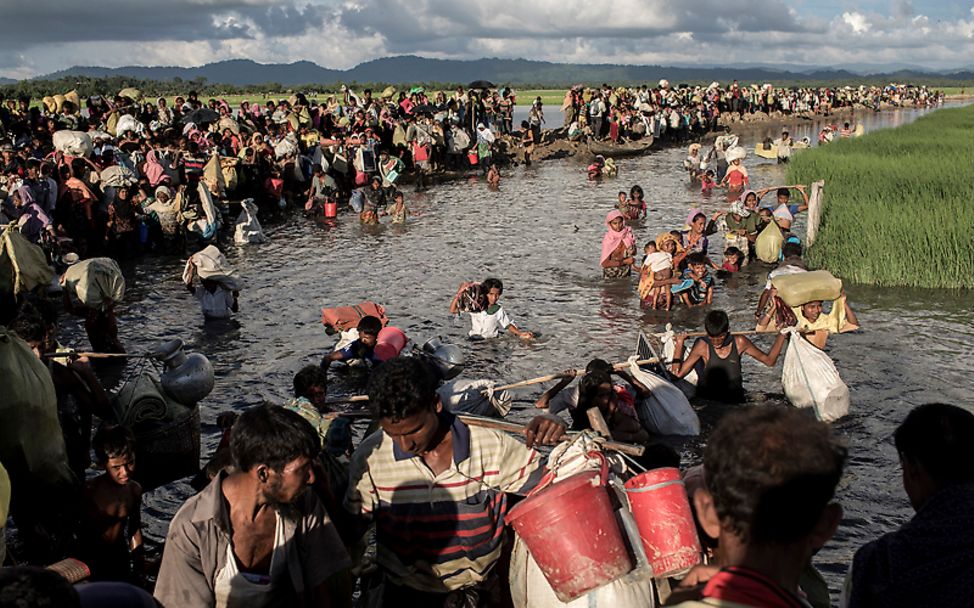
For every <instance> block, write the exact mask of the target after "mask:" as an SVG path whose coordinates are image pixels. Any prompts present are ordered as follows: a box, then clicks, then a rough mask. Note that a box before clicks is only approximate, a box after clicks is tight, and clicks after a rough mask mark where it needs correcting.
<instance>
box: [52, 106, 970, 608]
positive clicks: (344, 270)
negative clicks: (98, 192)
mask: <svg viewBox="0 0 974 608" xmlns="http://www.w3.org/2000/svg"><path fill="white" fill-rule="evenodd" d="M922 113H923V111H915V110H899V111H892V112H884V113H879V114H873V113H869V114H866V115H864V116H857V117H856V119H857V120H858V121H860V122H862V123H863V124H865V126H866V128H867V130H872V129H877V128H886V127H892V126H896V125H899V124H904V123H906V122H909V121H911V120H913V119H914V118H915V117H917V116H918V115H920V114H922ZM789 127H790V131H791V132H792V134H793V136H794V137H795V138H796V139H797V138H801V137H803V136H809V137H811V138H812V139H813V140H814V136H815V134H816V133H817V132H818V129H819V128H820V124H819V123H818V122H810V121H802V124H794V125H789ZM766 131H767V133H766V134H767V135H771V134H773V133H774V132H776V131H777V129H772V128H770V127H769V128H768V129H767V130H766ZM749 132H750V133H751V135H749V136H745V137H742V145H744V146H745V148H746V149H748V150H749V156H748V159H747V160H746V161H745V162H746V164H747V166H748V167H749V168H750V171H751V176H752V180H753V181H752V185H754V186H758V187H763V186H773V185H779V184H781V183H783V181H784V170H783V168H782V167H781V166H778V165H776V164H774V163H772V162H769V161H764V160H762V159H758V158H755V157H754V156H753V154H752V153H751V152H752V151H753V148H754V144H755V142H756V141H757V140H758V139H760V138H761V137H763V136H764V135H765V133H762V132H761V129H760V128H758V129H753V128H752V129H751V130H750V131H749ZM684 155H685V148H684V147H680V148H675V147H674V148H666V149H657V150H655V151H653V152H652V153H650V154H647V155H645V156H641V157H638V158H632V159H621V160H620V161H619V163H618V164H619V177H618V178H617V179H607V180H605V181H603V182H598V183H596V182H590V181H588V180H587V179H586V176H585V171H584V164H583V160H582V159H565V160H556V161H547V162H541V163H535V164H534V165H533V166H531V167H516V168H512V169H508V170H505V171H504V173H503V180H502V183H501V186H500V188H499V190H497V191H491V190H488V189H487V186H486V183H485V182H484V181H483V180H482V179H481V178H479V177H477V176H473V175H471V176H470V178H469V179H465V180H461V181H454V182H450V183H446V184H442V185H439V186H436V187H434V188H433V189H432V190H430V191H428V192H426V193H423V194H413V193H412V192H409V193H408V195H407V204H408V205H409V206H410V207H411V209H413V210H414V211H416V212H418V214H419V215H418V217H415V218H410V220H409V221H408V223H407V224H405V225H400V226H388V225H382V226H361V225H360V224H359V222H358V220H357V218H355V217H354V216H353V215H351V213H347V212H346V213H343V214H340V216H339V222H338V225H337V226H336V227H327V226H323V225H320V224H318V223H316V222H314V221H310V220H306V219H304V218H302V217H300V216H298V215H295V216H294V217H293V218H291V219H289V220H288V221H287V222H285V223H281V224H276V225H272V226H265V230H266V232H267V233H268V235H269V236H270V242H268V243H267V244H264V245H256V246H247V247H235V246H233V245H232V243H227V244H226V245H225V246H222V247H221V248H222V249H223V250H224V251H225V252H226V254H227V256H228V258H229V259H230V261H231V262H232V264H233V265H234V266H235V267H236V268H237V269H238V272H239V274H240V276H241V277H242V279H243V281H244V282H245V284H246V287H245V289H244V290H243V292H242V294H241V296H240V312H239V314H237V315H236V320H235V322H234V323H233V325H231V326H229V327H223V328H221V329H216V328H210V327H204V325H203V323H202V317H201V315H200V310H199V306H198V304H197V302H196V301H195V300H194V299H193V298H192V296H191V295H190V294H189V293H187V292H186V290H185V288H184V287H183V285H182V283H181V281H180V275H181V272H182V268H183V261H182V260H179V259H175V258H163V257H145V258H142V259H141V260H139V261H137V262H135V263H131V264H129V266H128V267H127V268H126V272H127V274H128V279H129V289H128V293H127V295H126V301H125V303H124V304H123V305H122V306H121V308H120V319H119V327H120V331H121V337H122V340H123V342H124V343H125V344H126V346H127V348H128V350H129V351H130V352H144V351H147V350H149V349H150V348H151V346H153V345H154V344H155V343H156V342H158V341H160V340H165V339H171V338H175V337H179V338H182V339H183V340H184V341H186V342H187V343H188V344H189V345H190V347H191V348H192V349H194V350H197V351H199V352H203V353H205V354H206V355H207V356H208V357H209V358H210V360H211V361H212V362H213V365H214V367H215V369H216V373H217V382H216V388H215V389H214V391H213V393H212V394H211V395H210V396H209V397H208V398H207V399H205V400H204V402H203V403H202V421H203V437H204V458H206V457H208V455H209V454H210V452H211V451H212V449H213V448H214V447H215V445H216V442H217V440H218V430H217V428H216V425H215V419H216V416H217V414H218V413H220V412H221V411H224V410H227V409H235V410H241V409H243V408H246V407H248V406H252V405H255V404H259V403H261V402H263V401H264V400H270V401H274V402H283V401H284V400H285V399H287V398H288V397H289V391H290V387H291V379H292V377H293V375H294V373H295V372H296V371H297V370H298V369H300V368H301V367H302V366H304V365H307V364H315V363H318V361H319V360H320V358H321V356H322V355H323V354H324V353H326V352H328V351H330V350H331V347H332V346H333V344H334V339H333V338H330V337H328V336H326V335H325V333H324V331H323V329H322V326H321V324H320V310H321V308H322V307H327V306H338V305H346V304H354V303H357V302H359V301H361V300H365V299H371V300H374V301H376V302H379V303H381V304H383V305H385V306H386V308H387V313H388V315H389V317H390V318H391V319H392V322H393V324H394V325H396V326H398V327H400V328H402V329H403V330H404V331H405V332H406V333H407V334H408V335H409V336H410V337H412V338H414V339H415V340H416V341H417V342H422V341H423V340H425V339H428V338H430V337H433V336H442V337H444V338H446V339H447V340H449V341H452V342H455V343H457V344H460V345H462V347H463V348H464V350H465V353H466V356H467V359H468V367H467V371H466V372H465V374H464V375H465V377H470V378H492V379H497V380H501V381H516V380H520V379H524V378H529V377H533V376H537V375H541V374H545V373H550V372H555V371H559V370H562V369H565V368H568V367H583V366H584V365H585V363H586V362H587V361H588V360H589V359H591V358H592V357H595V356H600V357H603V358H606V359H608V360H611V361H619V360H624V359H625V358H626V357H628V356H629V355H630V354H632V353H633V350H634V345H635V340H636V336H637V334H638V332H639V331H640V330H644V331H646V332H652V331H660V330H661V329H662V325H663V324H665V323H667V322H670V323H672V324H673V325H674V326H675V327H676V328H686V329H699V328H701V326H702V319H703V316H704V312H703V311H692V312H688V311H687V310H685V309H682V308H676V309H675V310H673V311H672V312H670V313H650V312H645V311H642V310H640V308H639V306H638V301H637V299H636V296H635V295H634V289H635V281H636V279H635V277H634V278H633V280H632V281H625V280H623V281H612V282H607V281H604V280H603V279H602V278H601V274H600V270H599V267H598V256H599V243H600V241H601V238H602V234H603V233H604V227H603V224H602V222H603V219H604V217H605V214H606V212H607V211H608V210H609V209H611V208H612V205H613V204H614V202H615V200H616V193H617V192H618V191H619V190H625V191H628V190H629V188H630V187H631V186H632V185H633V184H640V185H641V186H642V187H643V189H644V190H645V192H646V198H647V200H648V201H649V206H650V210H649V217H648V220H647V221H646V222H645V223H644V225H642V226H637V227H635V228H634V230H635V232H636V235H637V242H638V245H639V248H640V250H641V248H642V244H643V243H645V242H646V241H648V240H650V239H651V238H653V237H655V235H656V234H658V233H659V232H661V231H663V230H671V229H675V228H680V227H682V225H683V223H684V221H685V218H686V214H687V211H688V209H689V208H690V207H694V206H698V207H700V208H702V209H703V210H704V211H705V212H707V213H708V214H709V213H710V212H713V211H716V210H718V209H723V208H725V207H726V203H725V200H724V198H723V197H722V196H721V195H720V194H714V195H713V196H711V197H709V198H707V197H703V196H702V195H701V194H700V191H699V188H693V187H690V186H689V185H688V183H687V180H686V178H685V174H684V172H683V169H682V160H683V158H684ZM802 221H803V219H801V220H799V223H800V224H801V222H802ZM798 232H799V234H803V233H804V227H803V225H801V226H800V227H799V229H798ZM712 238H713V241H712V245H711V247H712V251H713V252H716V254H717V255H716V256H715V257H717V259H718V262H719V257H718V256H719V252H721V251H722V250H723V242H722V241H723V238H722V237H721V236H719V235H715V236H714V237H712ZM850 238H854V235H850ZM863 255H869V252H868V251H863ZM767 271H768V268H767V267H766V266H763V265H761V264H760V263H758V264H755V265H752V266H750V267H747V268H746V269H745V270H744V271H743V272H741V273H740V274H739V275H738V276H736V277H734V278H733V279H731V280H728V281H718V287H717V290H716V295H715V303H714V307H715V308H722V309H724V310H726V311H727V312H728V314H729V315H730V317H731V321H732V325H733V327H735V328H738V329H745V328H749V327H750V326H751V325H752V324H753V311H754V307H755V304H756V302H757V298H758V295H759V293H760V290H761V288H762V285H763V283H764V280H765V275H766V273H767ZM487 276H494V277H499V278H501V279H502V280H503V281H504V286H505V291H504V295H503V299H502V303H503V304H504V306H505V308H506V309H507V311H508V312H509V314H510V315H511V316H512V318H513V319H514V320H515V321H516V323H517V324H518V325H519V326H522V327H526V328H528V329H530V330H533V331H538V332H541V334H542V335H541V336H540V338H539V339H537V340H536V341H535V342H533V343H529V344H525V343H521V342H520V341H519V340H517V339H516V338H513V337H504V338H500V339H497V340H491V341H486V342H479V343H472V342H467V341H466V340H465V335H466V330H467V329H468V324H469V321H467V320H466V319H459V320H458V319H455V318H453V317H451V316H450V315H449V312H448V306H449V301H450V298H451V297H452V295H453V293H454V291H455V289H456V287H457V284H458V283H459V282H461V281H465V280H478V279H483V278H485V277H487ZM847 292H848V294H849V299H850V302H851V305H852V306H853V307H854V308H855V310H856V311H857V312H858V314H859V319H860V322H861V324H862V328H863V329H862V331H860V332H857V333H854V334H847V335H842V336H837V337H833V338H832V339H831V340H830V342H829V347H828V352H829V354H830V355H831V356H832V357H833V359H834V360H835V362H836V365H837V366H838V368H839V370H840V372H841V374H842V377H843V379H844V380H845V382H846V383H847V384H848V385H849V387H850V389H851V392H852V411H851V413H850V415H849V416H847V417H846V418H844V419H842V420H840V421H839V422H837V423H835V425H834V427H835V430H836V431H837V432H838V433H839V434H840V435H841V436H842V437H843V438H844V439H845V440H846V441H847V443H848V446H849V450H850V457H849V463H848V467H847V470H846V473H845V476H844V478H843V481H842V483H841V486H840V488H839V491H838V496H837V498H838V500H839V501H840V502H841V503H842V506H843V508H844V511H845V516H844V518H843V521H842V525H841V527H840V528H839V531H838V534H837V535H836V537H835V539H834V540H833V541H832V542H830V543H829V544H828V546H826V547H825V548H824V549H823V550H822V551H821V552H820V554H819V555H818V556H817V557H816V559H815V563H816V565H817V566H818V567H819V568H820V569H821V570H822V571H823V572H824V574H825V576H826V578H827V580H828V581H829V583H830V586H831V587H832V589H833V591H836V590H837V589H838V588H839V586H840V585H841V581H842V577H843V576H844V573H845V570H846V568H847V565H848V564H849V562H850V561H851V558H852V555H853V552H854V551H855V550H856V549H857V548H858V547H859V546H860V545H862V544H863V543H864V542H866V541H868V540H871V539H873V538H875V537H876V536H878V535H880V534H882V533H884V532H886V531H889V530H892V529H894V528H896V527H897V526H899V525H900V524H902V523H903V522H905V521H906V520H907V519H908V518H909V517H910V516H911V514H912V511H911V509H910V507H909V503H908V501H907V498H906V495H905V493H904V491H903V489H902V485H901V481H900V472H899V467H898V461H897V454H896V450H895V448H894V447H893V444H892V441H891V437H892V432H893V430H894V429H895V427H896V425H897V424H899V422H900V421H902V419H903V418H904V416H905V415H906V413H907V412H908V411H909V409H910V408H911V407H912V406H915V405H918V404H920V403H924V402H927V401H932V400H937V401H946V402H952V403H969V400H968V397H969V395H970V393H971V390H972V389H974V380H972V377H974V360H972V359H971V358H968V357H958V356H957V355H958V354H959V353H969V352H970V345H971V344H972V343H974V321H972V320H971V316H970V310H971V309H970V294H969V293H967V292H957V291H954V292H951V291H937V292H934V291H924V290H908V289H880V288H875V287H866V286H858V285H848V286H847ZM63 333H64V335H63V337H62V341H64V342H65V343H68V344H79V345H80V344H83V343H84V342H83V340H84V339H83V330H81V328H80V327H79V326H78V324H77V323H76V322H75V321H73V320H68V321H65V324H64V331H63ZM759 343H760V344H762V345H763V346H764V347H765V348H766V347H767V346H768V344H769V343H770V339H768V338H765V339H759ZM744 365H745V367H744V372H745V378H746V380H745V382H746V384H745V386H746V387H747V388H748V390H749V391H751V392H752V393H754V394H762V393H763V394H768V395H769V399H770V400H772V401H776V402H780V401H781V399H782V397H781V395H780V393H781V388H780V374H781V368H780V365H781V364H780V362H779V365H778V367H777V368H775V369H767V368H764V367H761V366H759V365H757V364H756V363H755V362H754V361H753V360H749V361H748V362H746V363H745V364H744ZM347 389H348V387H347V386H343V385H342V381H341V380H338V381H337V382H336V383H335V385H333V387H332V390H334V391H336V392H341V391H343V390H347ZM536 394H537V392H525V393H522V395H523V401H519V402H518V403H516V405H515V410H516V411H515V412H514V413H512V417H513V418H514V419H515V420H526V419H527V418H528V417H529V416H530V414H529V413H528V412H526V411H524V410H525V408H527V407H529V406H530V403H531V400H532V399H533V397H534V396H535V395H536ZM717 414H719V412H702V418H703V419H704V424H705V427H709V426H712V423H713V419H714V418H715V416H716V415H717ZM705 436H706V435H704V439H699V440H694V441H691V442H689V443H688V444H686V445H684V446H683V451H684V464H690V463H694V462H698V461H699V459H700V453H701V449H702V446H703V445H704V441H705ZM190 493H191V490H190V488H189V486H188V484H186V483H184V482H176V483H173V484H170V485H169V486H166V487H163V488H161V489H158V490H156V491H153V492H150V493H149V494H147V495H146V497H145V509H146V512H145V515H144V520H143V521H144V525H145V527H146V532H147V536H148V537H149V538H150V539H151V540H155V541H161V540H162V538H164V536H165V532H166V529H167V525H168V520H169V519H170V518H171V516H172V514H173V513H174V512H175V510H176V509H177V508H178V507H179V505H180V504H181V502H182V501H183V500H184V499H185V498H186V497H188V496H189V495H190Z"/></svg>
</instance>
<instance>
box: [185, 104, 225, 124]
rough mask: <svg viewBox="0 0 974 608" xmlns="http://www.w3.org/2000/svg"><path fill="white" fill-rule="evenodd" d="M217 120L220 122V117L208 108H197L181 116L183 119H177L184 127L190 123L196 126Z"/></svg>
mask: <svg viewBox="0 0 974 608" xmlns="http://www.w3.org/2000/svg"><path fill="white" fill-rule="evenodd" d="M218 120H220V115H219V114H217V113H216V112H214V111H213V110H211V109H209V108H199V109H197V110H193V111H192V112H190V113H188V114H183V117H182V118H180V119H179V122H181V123H183V124H184V125H185V124H189V123H191V122H192V123H195V124H198V125H205V124H208V123H211V122H216V121H218Z"/></svg>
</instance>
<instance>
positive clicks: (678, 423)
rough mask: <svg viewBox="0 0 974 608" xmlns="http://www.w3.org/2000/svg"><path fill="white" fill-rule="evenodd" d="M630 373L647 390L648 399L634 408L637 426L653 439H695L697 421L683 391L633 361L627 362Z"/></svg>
mask: <svg viewBox="0 0 974 608" xmlns="http://www.w3.org/2000/svg"><path fill="white" fill-rule="evenodd" d="M629 373H630V374H632V377H633V378H635V379H636V380H639V381H640V382H642V383H643V385H645V386H646V388H648V389H649V390H650V396H649V397H647V398H646V399H643V400H641V401H639V402H638V403H637V404H636V413H637V414H639V422H641V423H642V425H643V426H644V427H646V430H648V431H649V432H651V433H653V434H656V435H684V436H696V435H699V434H700V419H699V418H698V417H697V413H696V412H695V411H693V408H692V407H691V406H690V402H689V401H688V400H687V396H686V395H684V394H683V391H681V390H680V389H678V388H677V387H675V386H673V385H672V384H671V383H669V382H667V381H666V380H664V379H663V378H660V377H659V376H657V375H656V374H654V373H652V372H648V371H646V370H643V369H640V368H639V366H638V365H636V357H635V356H633V357H630V358H629Z"/></svg>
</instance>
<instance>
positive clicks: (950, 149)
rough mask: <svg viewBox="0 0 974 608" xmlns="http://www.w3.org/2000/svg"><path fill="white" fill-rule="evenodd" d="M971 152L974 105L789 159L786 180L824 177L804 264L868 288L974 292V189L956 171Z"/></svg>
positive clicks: (926, 117) (940, 112) (973, 132)
mask: <svg viewBox="0 0 974 608" xmlns="http://www.w3.org/2000/svg"><path fill="white" fill-rule="evenodd" d="M972 154H974V106H967V107H963V108H952V109H942V110H939V111H936V112H933V113H931V114H930V115H928V116H924V117H922V118H920V119H918V120H917V121H916V122H913V123H911V124H909V125H905V126H901V127H897V128H895V129H883V130H881V131H878V132H875V133H870V134H867V135H865V136H863V137H860V138H855V139H848V140H842V141H837V142H833V143H831V144H829V145H828V146H819V147H816V148H815V149H813V150H809V151H806V152H803V153H802V154H800V155H796V156H795V158H794V160H793V161H792V162H791V166H790V168H789V172H788V182H789V183H811V182H812V181H815V180H819V179H824V180H825V191H826V195H825V198H824V204H823V208H822V221H821V229H820V232H819V235H818V237H817V239H816V241H815V244H814V245H813V246H812V247H811V248H810V249H809V250H808V254H807V255H808V260H809V262H810V263H811V264H812V265H814V266H815V267H817V268H828V269H829V270H830V271H832V272H833V273H834V274H836V275H837V276H840V277H842V278H843V279H849V280H852V281H855V282H857V283H864V284H869V285H879V286H884V287H902V286H909V287H926V288H964V289H971V288H974V275H972V274H971V272H970V269H971V268H972V267H974V246H972V238H974V236H972V235H974V216H972V215H971V213H970V201H971V200H972V199H974V182H972V181H971V180H969V179H966V178H965V177H963V176H962V174H961V173H959V172H958V169H959V167H960V165H959V164H958V163H963V162H965V159H968V158H971V155H972ZM961 171H963V170H961ZM850 235H855V236H854V237H850Z"/></svg>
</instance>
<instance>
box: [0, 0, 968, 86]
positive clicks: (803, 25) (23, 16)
mask: <svg viewBox="0 0 974 608" xmlns="http://www.w3.org/2000/svg"><path fill="white" fill-rule="evenodd" d="M0 10H2V13H0V75H2V76H8V77H13V78H22V77H31V76H37V75H42V74H47V73H50V72H52V71H55V70H59V69H63V68H67V67H70V66H73V65H98V66H110V67H116V66H121V65H179V66H195V65H201V64H204V63H208V62H211V61H217V60H221V59H231V58H246V59H253V60H255V61H259V62H262V63H275V62H291V61H298V60H309V61H313V62H315V63H318V64H320V65H322V66H325V67H329V68H341V69H344V68H349V67H352V66H354V65H356V64H358V63H361V62H362V61H367V60H369V59H375V58H378V57H384V56H388V55H402V54H417V55H423V56H427V57H439V58H453V59H475V58H479V57H524V58H528V59H544V60H548V61H556V62H578V63H633V64H663V65H669V64H698V65H733V64H735V63H765V64H801V65H818V66H840V65H850V64H911V65H921V66H926V67H930V68H937V69H942V68H955V67H967V66H970V65H972V64H974V1H972V0H968V1H967V2H954V1H952V0H942V1H938V0H912V1H911V0H822V1H817V0H667V1H664V0H607V1H605V2H601V1H593V0H527V1H525V0H473V1H471V0H345V1H341V0H158V1H153V0H87V1H85V2H65V1H64V0H0Z"/></svg>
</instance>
